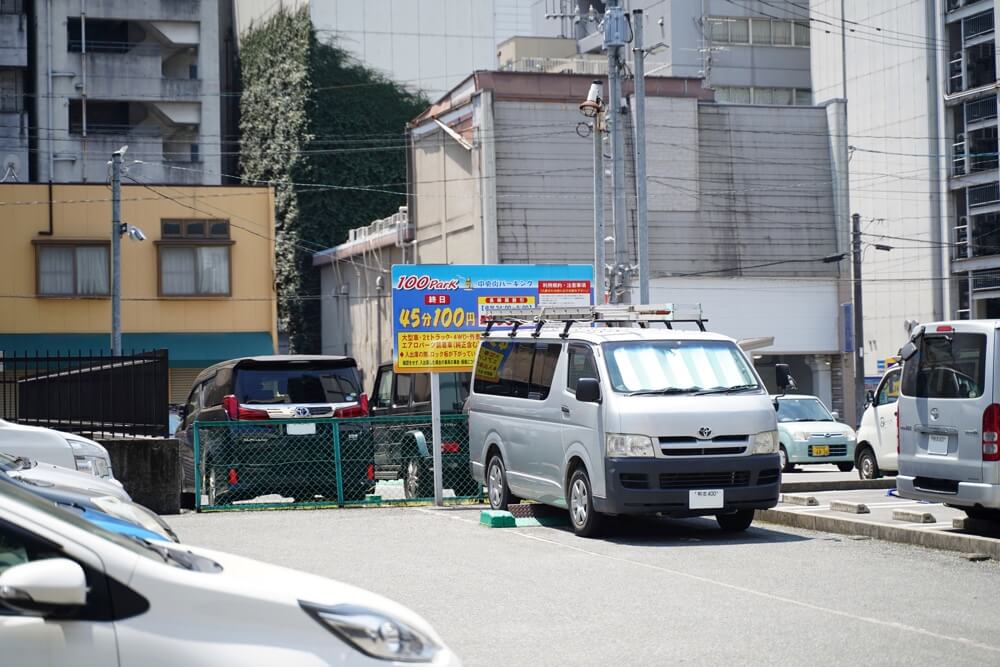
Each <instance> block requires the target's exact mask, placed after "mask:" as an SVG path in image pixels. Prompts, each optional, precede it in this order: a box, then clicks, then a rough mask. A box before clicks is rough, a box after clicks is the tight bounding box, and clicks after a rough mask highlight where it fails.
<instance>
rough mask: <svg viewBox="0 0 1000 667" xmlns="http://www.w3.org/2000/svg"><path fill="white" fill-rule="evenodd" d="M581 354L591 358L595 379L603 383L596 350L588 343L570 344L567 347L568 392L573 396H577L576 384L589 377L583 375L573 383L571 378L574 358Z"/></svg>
mask: <svg viewBox="0 0 1000 667" xmlns="http://www.w3.org/2000/svg"><path fill="white" fill-rule="evenodd" d="M581 352H583V353H584V354H585V355H586V356H589V357H590V361H591V363H592V364H593V367H594V377H595V379H596V380H597V381H598V382H600V381H601V371H600V369H599V368H598V367H597V355H596V354H594V348H593V347H592V346H590V345H587V344H586V343H578V342H573V343H570V344H569V345H567V346H566V392H567V393H569V394H572V395H573V396H576V384H577V383H578V382H579V381H580V380H581V379H583V378H584V377H587V376H585V375H581V376H580V377H578V378H576V382H573V381H572V378H571V373H572V372H573V358H572V357H573V355H574V354H580V353H581Z"/></svg>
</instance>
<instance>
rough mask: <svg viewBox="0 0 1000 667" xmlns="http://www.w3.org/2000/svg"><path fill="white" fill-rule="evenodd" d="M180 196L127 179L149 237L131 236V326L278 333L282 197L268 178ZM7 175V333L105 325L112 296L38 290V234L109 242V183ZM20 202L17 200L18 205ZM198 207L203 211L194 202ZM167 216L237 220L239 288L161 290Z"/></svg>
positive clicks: (127, 302)
mask: <svg viewBox="0 0 1000 667" xmlns="http://www.w3.org/2000/svg"><path fill="white" fill-rule="evenodd" d="M170 194H171V195H172V196H173V197H175V198H176V199H177V201H171V200H167V199H164V198H162V197H160V196H158V195H156V194H155V193H153V192H151V191H150V190H147V189H146V188H143V187H140V186H125V187H123V188H122V219H123V220H125V221H127V222H129V223H130V224H134V225H136V226H138V227H140V228H141V229H142V230H143V231H144V232H145V234H146V237H147V240H146V241H145V242H142V243H135V242H133V241H130V240H128V237H126V238H124V239H123V240H122V252H121V257H122V331H123V332H124V333H136V332H155V333H164V332H180V333H184V332H199V333H201V332H222V333H232V332H270V334H271V337H272V340H276V332H275V326H276V324H275V323H276V314H275V313H276V302H275V296H274V290H273V282H274V271H273V264H274V243H273V240H272V230H273V228H274V201H273V199H274V198H273V194H272V193H271V191H270V189H269V188H263V187H232V188H222V187H214V188H204V187H200V188H198V187H194V188H192V187H187V188H182V187H174V188H171V189H170ZM49 199H50V194H49V191H48V188H47V187H46V186H45V185H6V184H0V205H2V209H3V210H4V211H5V216H4V229H5V237H4V243H3V244H0V266H2V267H3V271H4V273H3V275H4V289H3V293H2V294H0V313H2V315H0V333H4V334H45V333H105V332H107V331H108V327H109V323H110V321H111V303H110V299H109V298H106V297H105V298H59V297H38V296H36V284H35V275H36V273H35V272H36V255H35V249H34V247H33V241H39V240H51V241H58V240H65V241H69V240H101V241H105V240H106V241H108V242H109V245H110V238H109V236H110V234H109V231H110V224H111V223H110V220H111V202H110V193H109V191H108V189H107V187H105V186H104V185H103V184H101V185H56V186H54V187H53V188H52V193H51V199H52V200H53V201H54V202H55V203H54V205H53V206H52V209H51V210H52V219H51V224H52V230H53V234H52V235H51V236H44V235H42V234H40V233H41V232H45V231H47V230H48V229H49V223H50V220H49V206H48V205H47V201H48V200H49ZM14 202H18V204H14ZM184 204H188V205H191V206H194V207H195V208H196V209H198V211H199V212H195V211H192V210H191V208H189V207H188V206H185V205H184ZM163 218H222V219H228V220H230V235H231V238H232V240H233V245H232V246H231V256H230V261H231V267H232V280H231V289H232V297H214V298H205V297H202V298H196V297H192V298H189V297H173V298H170V297H166V298H164V297H158V296H157V293H158V288H157V284H158V283H157V281H158V269H157V240H158V239H159V238H160V220H161V219H163Z"/></svg>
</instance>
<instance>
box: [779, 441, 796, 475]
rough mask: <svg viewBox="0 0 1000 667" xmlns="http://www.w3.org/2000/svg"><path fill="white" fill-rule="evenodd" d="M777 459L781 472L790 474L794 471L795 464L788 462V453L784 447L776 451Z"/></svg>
mask: <svg viewBox="0 0 1000 667" xmlns="http://www.w3.org/2000/svg"><path fill="white" fill-rule="evenodd" d="M778 459H779V461H780V462H781V464H780V465H781V472H792V471H793V470H795V464H794V463H789V462H788V452H786V451H785V448H784V447H781V448H779V449H778Z"/></svg>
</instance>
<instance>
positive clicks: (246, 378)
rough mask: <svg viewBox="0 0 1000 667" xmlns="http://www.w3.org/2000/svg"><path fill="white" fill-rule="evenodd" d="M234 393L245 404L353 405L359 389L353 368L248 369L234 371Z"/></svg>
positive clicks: (285, 367)
mask: <svg viewBox="0 0 1000 667" xmlns="http://www.w3.org/2000/svg"><path fill="white" fill-rule="evenodd" d="M235 393H236V398H237V400H239V402H240V403H245V404H255V403H258V404H280V403H353V402H355V401H357V400H359V397H360V394H361V388H360V383H359V382H358V371H357V369H356V368H355V367H354V366H347V367H344V366H341V367H336V368H329V367H327V368H324V367H322V366H316V365H309V366H306V365H302V366H295V365H292V366H287V365H282V366H271V367H266V366H251V367H248V368H238V369H237V371H236V392H235Z"/></svg>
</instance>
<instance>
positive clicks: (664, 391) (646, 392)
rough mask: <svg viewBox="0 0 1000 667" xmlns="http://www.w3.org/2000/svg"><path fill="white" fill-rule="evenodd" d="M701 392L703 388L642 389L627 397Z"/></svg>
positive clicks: (630, 393) (631, 392)
mask: <svg viewBox="0 0 1000 667" xmlns="http://www.w3.org/2000/svg"><path fill="white" fill-rule="evenodd" d="M697 391H701V387H664V388H663V389H640V390H639V391H630V392H629V393H627V394H625V395H626V396H666V395H668V394H693V393H695V392H697Z"/></svg>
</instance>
